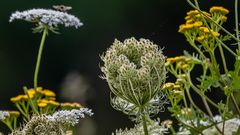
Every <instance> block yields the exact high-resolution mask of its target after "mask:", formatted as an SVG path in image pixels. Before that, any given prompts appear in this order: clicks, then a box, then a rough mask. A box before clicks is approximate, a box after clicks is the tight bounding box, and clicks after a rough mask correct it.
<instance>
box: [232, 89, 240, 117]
mask: <svg viewBox="0 0 240 135" xmlns="http://www.w3.org/2000/svg"><path fill="white" fill-rule="evenodd" d="M230 96H231V99H232V101H233V104H234V106H235V108H236V110H237V112H238V115H239V116H240V109H239V107H238V104H237V101H236V99H235V97H234V96H233V94H232V93H231V95H230Z"/></svg>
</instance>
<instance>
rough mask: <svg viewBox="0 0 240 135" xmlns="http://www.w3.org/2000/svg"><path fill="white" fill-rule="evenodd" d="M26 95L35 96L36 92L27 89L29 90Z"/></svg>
mask: <svg viewBox="0 0 240 135" xmlns="http://www.w3.org/2000/svg"><path fill="white" fill-rule="evenodd" d="M27 94H29V95H35V94H36V91H35V90H34V89H29V90H28V91H27Z"/></svg>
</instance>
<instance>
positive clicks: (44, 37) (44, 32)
mask: <svg viewBox="0 0 240 135" xmlns="http://www.w3.org/2000/svg"><path fill="white" fill-rule="evenodd" d="M47 33H48V29H47V28H45V29H44V31H43V34H42V39H41V43H40V47H39V50H38V57H37V62H36V68H35V72H34V88H35V89H37V86H38V84H37V83H38V73H39V68H40V64H41V57H42V52H43V47H44V43H45V40H46V36H47Z"/></svg>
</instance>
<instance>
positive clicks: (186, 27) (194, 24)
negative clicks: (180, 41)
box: [178, 20, 203, 32]
mask: <svg viewBox="0 0 240 135" xmlns="http://www.w3.org/2000/svg"><path fill="white" fill-rule="evenodd" d="M202 25H203V23H202V22H201V21H196V22H193V21H192V20H190V21H189V20H187V22H186V24H182V25H180V26H179V30H178V32H185V31H187V30H194V28H198V27H200V26H202Z"/></svg>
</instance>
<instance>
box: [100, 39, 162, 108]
mask: <svg viewBox="0 0 240 135" xmlns="http://www.w3.org/2000/svg"><path fill="white" fill-rule="evenodd" d="M101 58H102V60H103V62H104V66H102V71H103V73H104V77H103V78H104V79H106V80H107V82H108V84H109V86H110V89H111V91H112V92H113V93H114V94H115V95H116V96H117V97H120V98H122V99H123V100H125V101H127V102H130V103H131V104H133V105H135V106H136V107H138V108H142V107H143V106H145V107H146V106H148V105H149V106H151V105H150V104H151V103H150V102H149V101H150V100H152V99H154V97H155V96H160V97H162V96H164V94H163V93H161V92H162V91H161V85H162V84H163V82H164V81H165V79H166V70H165V66H164V64H165V56H164V55H163V54H162V50H161V49H159V48H158V45H156V44H154V43H152V42H151V41H149V40H147V39H140V40H139V41H138V40H136V39H135V38H129V39H126V40H124V42H120V41H118V40H115V41H114V43H113V45H112V46H111V47H110V48H109V49H108V50H107V51H106V53H105V54H104V55H103V56H102V57H101ZM158 94H159V95H158ZM163 99H164V98H163ZM158 101H159V102H161V100H158ZM159 105H160V103H159ZM116 106H118V105H116ZM155 107H157V106H155ZM157 110H158V109H157Z"/></svg>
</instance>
